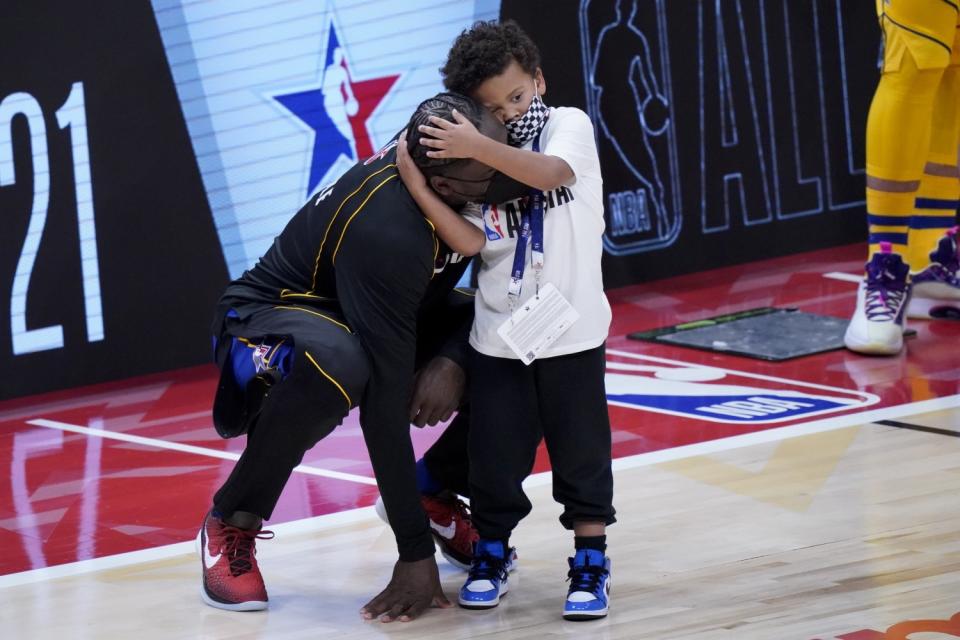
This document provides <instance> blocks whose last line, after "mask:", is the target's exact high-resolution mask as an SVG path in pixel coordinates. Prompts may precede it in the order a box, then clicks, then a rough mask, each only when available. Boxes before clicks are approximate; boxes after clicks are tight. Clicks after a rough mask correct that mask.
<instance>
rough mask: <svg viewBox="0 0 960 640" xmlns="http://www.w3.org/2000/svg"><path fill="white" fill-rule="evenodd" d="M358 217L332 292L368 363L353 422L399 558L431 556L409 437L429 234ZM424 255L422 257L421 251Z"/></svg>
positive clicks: (338, 263)
mask: <svg viewBox="0 0 960 640" xmlns="http://www.w3.org/2000/svg"><path fill="white" fill-rule="evenodd" d="M376 223H377V221H376V220H375V219H372V220H370V221H364V220H359V219H358V220H357V221H355V222H354V223H353V225H356V226H357V227H360V228H350V229H349V230H348V232H347V234H346V236H345V237H344V240H343V244H342V245H341V247H340V249H339V251H338V253H337V255H336V263H335V264H336V280H337V297H338V300H339V301H340V305H341V308H342V309H343V312H344V316H345V317H346V320H347V323H348V324H349V325H350V327H351V328H352V329H353V330H354V331H355V332H356V333H357V336H358V338H359V339H360V342H361V344H362V345H363V347H364V350H365V351H366V353H367V356H368V360H369V364H370V378H369V382H368V383H367V388H366V391H365V392H364V395H363V399H362V400H361V402H360V424H361V427H362V429H363V436H364V440H365V441H366V444H367V449H368V450H369V453H370V461H371V463H372V464H373V470H374V473H375V474H376V478H377V485H378V486H379V488H380V495H381V496H382V497H383V502H384V506H385V507H386V509H387V515H388V518H389V520H390V525H391V526H392V527H393V531H394V535H395V536H396V540H397V547H398V550H399V552H400V559H401V560H402V561H407V562H412V561H416V560H421V559H424V558H428V557H431V556H432V555H433V552H434V546H433V541H432V540H431V537H430V529H429V527H428V525H427V519H426V516H425V515H424V512H423V510H422V508H421V506H420V494H419V491H418V490H417V483H416V471H415V458H414V453H413V446H412V444H411V442H410V421H409V405H410V398H411V393H412V388H413V374H414V361H415V357H416V329H417V312H418V310H419V305H420V301H421V300H422V298H423V296H424V292H425V291H426V287H427V284H428V283H429V281H430V275H431V273H432V264H430V260H429V257H430V255H431V252H432V246H428V244H427V243H428V242H429V236H427V235H426V234H423V237H415V238H412V239H411V238H408V237H406V235H405V234H403V233H402V231H403V230H404V229H403V227H401V226H400V224H399V223H398V225H396V226H393V225H380V227H381V228H377V229H373V228H370V227H369V226H368V227H367V228H366V229H363V228H362V227H361V225H363V224H367V225H376ZM401 236H402V237H401ZM424 256H426V258H425V257H424Z"/></svg>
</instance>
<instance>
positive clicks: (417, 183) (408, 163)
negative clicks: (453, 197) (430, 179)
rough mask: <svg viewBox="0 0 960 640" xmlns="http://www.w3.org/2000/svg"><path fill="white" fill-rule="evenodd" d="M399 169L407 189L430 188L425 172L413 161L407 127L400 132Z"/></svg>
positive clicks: (413, 190)
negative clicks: (408, 143) (408, 144)
mask: <svg viewBox="0 0 960 640" xmlns="http://www.w3.org/2000/svg"><path fill="white" fill-rule="evenodd" d="M397 170H398V171H399V172H400V179H401V180H403V185H404V186H405V187H406V188H407V191H409V192H411V193H417V192H421V191H424V190H427V189H429V188H430V186H429V185H428V184H427V179H426V178H425V177H424V176H423V172H422V171H420V167H418V166H417V164H416V163H415V162H414V161H413V158H412V157H411V156H410V151H409V149H407V130H406V129H404V130H403V133H401V134H400V141H399V142H398V143H397Z"/></svg>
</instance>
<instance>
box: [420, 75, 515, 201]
mask: <svg viewBox="0 0 960 640" xmlns="http://www.w3.org/2000/svg"><path fill="white" fill-rule="evenodd" d="M454 110H456V111H457V112H458V113H460V114H461V115H463V116H464V117H465V118H466V119H467V120H469V121H470V122H471V123H472V124H473V126H475V127H476V128H477V130H478V131H480V133H482V134H483V135H485V136H487V137H489V138H492V139H494V140H496V141H497V142H501V143H506V141H507V130H506V128H504V126H503V125H502V124H501V123H500V121H499V120H497V119H496V118H495V117H493V115H491V114H490V112H488V111H487V110H486V109H484V108H483V107H481V106H480V105H478V104H477V103H476V102H474V101H473V100H471V99H470V98H468V97H467V96H464V95H461V94H458V93H440V94H437V95H436V96H434V97H432V98H429V99H427V100H424V101H423V102H421V103H420V106H418V107H417V109H416V111H414V112H413V116H412V117H411V118H410V122H409V123H408V124H407V150H408V151H409V153H410V157H411V158H413V161H414V163H416V165H417V167H419V168H420V171H422V172H423V175H424V177H426V179H427V181H428V182H429V183H430V186H431V187H433V189H434V191H436V192H437V193H438V194H440V196H441V197H442V198H443V199H444V200H447V201H448V202H449V203H451V204H461V203H463V202H483V201H484V196H485V194H486V191H487V187H488V186H489V184H490V180H491V178H492V177H493V174H494V173H495V172H494V170H493V169H491V168H490V167H488V166H486V165H484V164H480V163H479V162H476V161H475V160H471V159H469V158H431V157H430V156H428V155H427V152H428V151H430V150H431V147H428V146H426V145H422V144H420V139H421V138H423V137H424V134H423V133H421V132H420V130H419V126H420V125H428V126H430V125H431V123H430V117H431V116H435V117H437V118H442V119H444V120H448V121H450V122H456V119H455V118H454V117H453V111H454Z"/></svg>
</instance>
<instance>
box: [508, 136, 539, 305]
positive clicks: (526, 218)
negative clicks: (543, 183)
mask: <svg viewBox="0 0 960 640" xmlns="http://www.w3.org/2000/svg"><path fill="white" fill-rule="evenodd" d="M533 150H534V151H535V152H537V153H540V134H539V133H538V134H537V137H536V138H534V139H533ZM520 215H521V218H520V220H521V223H520V237H519V238H517V248H516V250H515V251H514V253H513V270H512V271H511V272H510V286H509V288H508V290H507V294H508V295H509V299H510V305H511V307H512V306H514V305H516V304H517V302H518V301H519V299H520V290H521V289H522V287H523V272H524V271H525V270H526V267H527V245H528V244H531V243H532V245H533V246H532V247H531V250H530V261H531V263H532V266H533V271H534V273H535V275H536V279H537V293H538V294H539V293H540V274H541V273H542V272H543V191H540V190H539V189H530V192H529V193H528V194H527V202H526V204H525V205H521V214H520Z"/></svg>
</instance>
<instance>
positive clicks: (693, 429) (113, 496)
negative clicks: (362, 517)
mask: <svg viewBox="0 0 960 640" xmlns="http://www.w3.org/2000/svg"><path fill="white" fill-rule="evenodd" d="M864 256H865V249H864V247H863V246H861V245H855V246H848V247H841V248H837V249H831V250H824V251H817V252H811V253H807V254H802V255H798V256H790V257H786V258H779V259H776V260H770V261H766V262H762V263H754V264H750V265H745V266H740V267H732V268H726V269H719V270H715V271H711V272H707V273H699V274H694V275H689V276H683V277H678V278H673V279H669V280H661V281H657V282H653V283H648V284H644V285H640V286H634V287H629V288H625V289H620V290H616V291H612V292H609V294H608V295H609V297H610V301H611V303H612V305H613V309H614V322H613V327H612V329H611V338H610V340H609V342H608V351H609V356H608V361H609V367H610V368H609V369H608V376H609V377H608V396H610V397H611V406H610V416H611V421H612V426H613V442H614V455H615V456H616V457H624V456H630V455H634V454H639V453H645V452H650V451H657V450H662V449H666V448H670V447H677V446H682V445H686V444H691V443H696V442H703V441H707V440H714V439H717V438H723V437H728V436H733V435H739V434H742V433H747V432H751V431H759V430H762V429H769V428H772V427H779V426H783V425H785V424H797V423H798V422H804V421H808V420H813V419H819V418H821V417H828V416H832V415H847V414H849V413H851V412H856V411H860V410H863V409H865V408H867V407H869V408H871V409H873V408H878V407H885V406H892V405H898V404H903V403H907V402H913V401H918V400H926V399H930V398H936V397H942V396H947V395H952V394H956V393H958V392H960V357H958V356H957V350H956V345H957V344H958V343H960V342H958V341H960V323H958V322H951V321H942V320H941V321H930V322H919V321H917V322H912V323H911V327H913V328H915V329H916V330H917V336H916V337H915V338H912V339H910V340H908V342H907V347H906V349H905V352H904V353H902V354H901V355H900V356H897V357H891V358H867V357H863V356H858V355H855V354H852V353H849V352H847V351H844V350H838V351H832V352H828V353H824V354H820V355H816V356H810V357H806V358H800V359H796V360H793V361H787V362H784V363H767V362H762V361H759V360H754V359H749V358H744V357H738V356H732V355H725V354H717V353H710V352H704V351H695V350H691V349H685V348H677V347H667V346H662V345H659V344H651V343H646V342H637V341H633V340H629V339H627V338H626V337H625V336H626V334H628V333H631V332H634V331H639V330H644V329H652V328H656V327H660V326H666V325H674V324H677V323H681V322H687V321H691V320H697V319H701V318H704V317H709V316H714V315H719V314H723V313H729V312H735V311H742V310H747V309H753V308H757V307H765V306H777V307H785V306H790V307H797V308H799V309H800V310H801V311H806V312H810V313H818V314H824V315H833V316H837V317H842V318H847V317H849V315H850V314H851V312H852V310H853V306H854V302H855V300H854V298H855V295H854V294H855V290H856V285H855V284H854V283H852V282H849V281H843V280H838V279H835V278H828V277H825V274H828V273H834V272H841V273H847V274H851V275H857V274H859V273H860V271H861V269H862V263H863V260H864ZM705 367H707V368H705ZM614 383H616V384H614ZM215 384H216V371H215V369H214V368H213V367H212V366H210V367H197V368H192V369H186V370H181V371H174V372H170V373H166V374H158V375H153V376H148V377H143V378H138V379H134V380H129V381H124V382H120V383H111V384H107V385H98V386H96V387H88V388H83V389H76V390H71V391H66V392H58V393H53V394H46V395H43V396H34V397H30V398H23V399H18V400H15V401H10V402H6V403H2V404H0V475H2V477H3V478H4V482H3V483H2V484H0V542H2V544H3V548H4V551H5V553H4V555H3V557H2V558H0V574H10V573H16V572H20V571H25V570H29V569H35V568H41V567H47V566H53V565H59V564H64V563H69V562H75V561H78V560H86V559H90V558H96V557H101V556H106V555H112V554H116V553H121V552H126V551H134V550H138V549H145V548H149V547H155V546H160V545H164V544H170V543H174V542H182V541H185V540H190V539H192V538H193V537H194V536H195V534H196V530H197V527H198V526H199V523H200V520H201V518H202V516H203V514H204V512H205V511H206V509H207V508H208V505H209V500H210V496H211V495H212V494H213V492H214V491H215V490H216V489H217V488H218V487H219V486H220V484H221V483H222V482H223V480H224V479H225V478H226V476H227V474H228V473H229V472H230V470H231V468H232V465H233V461H232V459H231V456H233V457H235V456H236V455H238V454H239V452H240V451H241V450H242V447H243V442H242V440H232V441H224V440H221V439H220V438H219V437H218V436H217V435H216V433H215V431H214V429H213V427H212V425H211V422H210V415H209V414H210V404H211V399H212V397H213V391H214V387H215ZM664 384H666V387H664V386H663V385H664ZM718 384H722V385H736V386H738V387H740V388H744V389H747V390H748V391H750V390H752V391H750V392H751V393H754V392H755V393H764V392H783V391H787V392H803V393H811V394H814V395H818V396H823V397H827V398H832V399H833V401H834V402H835V403H836V402H839V403H841V404H843V403H846V404H843V406H840V407H837V406H833V407H822V408H821V409H822V412H819V413H813V412H812V413H809V414H807V415H803V416H794V417H791V418H789V419H784V416H783V415H782V414H777V413H772V414H771V415H770V416H767V417H761V419H760V420H754V421H749V422H743V421H742V420H741V421H740V422H738V421H737V419H736V416H729V415H728V416H726V418H725V417H724V415H723V414H713V419H707V418H706V417H704V416H702V415H701V416H699V417H698V416H691V415H685V414H684V409H683V407H688V408H689V407H690V406H694V405H696V404H698V403H696V402H694V403H693V404H690V402H686V404H684V402H685V401H684V400H683V395H684V393H687V392H689V393H695V392H696V391H697V389H698V388H708V387H709V385H718ZM671 385H672V386H671ZM691 385H692V386H691ZM696 385H703V386H701V387H697V386H696ZM811 385H815V386H811ZM664 389H667V392H663V390H664ZM615 391H616V392H617V394H614V392H615ZM664 393H666V395H670V394H673V395H674V396H675V397H676V398H679V400H677V403H675V404H671V402H672V401H671V402H666V401H663V402H661V400H662V398H663V397H665V395H664ZM644 394H646V396H645V397H646V398H647V400H649V398H650V397H653V396H656V397H658V398H661V400H656V402H660V403H661V404H662V405H663V406H658V407H656V408H651V407H650V406H646V405H643V402H641V403H639V404H638V403H637V402H635V401H634V400H631V399H628V400H626V401H625V400H624V398H628V397H629V398H636V397H639V396H641V395H644ZM657 394H659V395H657ZM614 395H617V399H614ZM671 397H673V396H671ZM647 400H645V401H644V402H646V401H647ZM699 404H703V403H699ZM818 411H820V409H818ZM438 434H439V430H438V429H429V428H428V429H424V430H416V429H414V432H413V435H414V440H415V445H416V449H417V451H418V453H419V452H422V451H424V450H426V448H427V447H429V445H430V444H431V443H432V442H433V440H434V439H435V438H436V437H437V435H438ZM548 468H549V462H548V460H547V459H546V456H545V455H543V452H541V455H540V458H539V459H538V462H537V468H536V470H537V471H543V470H546V469H548ZM376 496H377V489H376V486H375V484H374V482H373V480H372V472H371V470H370V465H369V461H368V459H367V454H366V450H365V448H364V445H363V440H362V436H361V433H360V429H359V426H358V424H357V421H356V415H355V414H351V416H350V417H349V418H348V419H347V421H346V422H345V424H344V425H342V426H341V427H339V428H338V429H337V430H336V431H335V432H334V433H333V434H332V435H331V436H330V437H328V438H327V439H326V440H324V441H323V442H321V443H320V444H319V445H318V446H317V447H316V448H314V449H313V450H312V451H310V452H309V453H308V454H307V456H306V457H305V459H304V461H303V465H302V468H300V469H299V470H298V471H297V472H295V473H294V474H293V477H292V479H291V481H290V483H289V484H288V486H287V488H286V490H285V492H284V494H283V497H282V498H281V501H280V504H279V505H278V507H277V510H276V512H275V514H274V519H273V521H272V522H287V521H291V520H296V519H301V518H306V517H310V516H316V515H321V514H327V513H333V512H337V511H343V510H347V509H352V508H355V507H360V506H367V505H370V504H372V503H373V502H374V500H375V499H376Z"/></svg>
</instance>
